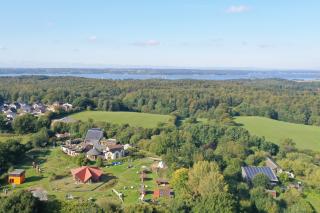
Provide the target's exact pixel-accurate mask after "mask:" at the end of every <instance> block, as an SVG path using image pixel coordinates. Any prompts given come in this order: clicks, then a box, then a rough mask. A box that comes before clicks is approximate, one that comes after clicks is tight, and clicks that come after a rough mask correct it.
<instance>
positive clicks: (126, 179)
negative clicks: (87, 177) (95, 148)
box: [0, 148, 158, 205]
mask: <svg viewBox="0 0 320 213" xmlns="http://www.w3.org/2000/svg"><path fill="white" fill-rule="evenodd" d="M28 156H30V157H32V156H33V157H34V159H35V161H36V162H37V163H39V164H40V168H41V169H42V172H41V173H38V172H37V171H36V170H35V169H34V168H33V167H32V160H31V158H30V159H29V160H26V161H25V162H23V164H21V165H17V166H16V167H15V168H19V169H25V170H26V182H25V183H23V184H22V185H16V187H15V189H13V190H14V191H15V190H21V189H32V188H33V189H34V188H41V189H44V190H45V191H47V192H48V195H54V196H56V197H57V198H59V199H62V200H64V199H65V197H66V195H67V194H71V195H72V196H74V197H75V198H77V199H83V200H87V199H89V198H90V199H94V200H97V201H99V200H103V199H107V200H113V201H115V202H120V200H119V199H118V197H117V196H116V195H115V194H114V193H113V192H112V189H116V190H117V191H118V192H121V193H123V194H124V205H129V204H133V203H137V202H139V200H138V198H139V189H140V184H141V181H140V175H139V174H138V173H137V172H138V171H140V169H141V167H142V166H147V167H149V166H150V165H151V164H152V163H153V160H151V159H149V158H143V159H137V160H134V161H132V162H124V163H123V164H122V165H117V166H109V167H103V168H102V170H103V172H104V176H103V177H102V180H101V181H100V182H98V183H91V184H76V183H75V181H74V180H73V178H72V176H71V172H70V169H72V168H77V167H78V166H77V165H76V163H75V162H74V160H73V158H72V157H70V156H67V155H66V154H64V153H63V152H62V151H61V150H60V148H55V149H42V150H34V151H31V152H30V153H28ZM129 164H131V165H132V166H133V167H131V168H128V165H129ZM53 174H55V177H56V178H54V179H52V175H53ZM157 177H158V175H157V174H155V173H148V174H147V179H146V181H145V182H144V184H145V185H147V186H148V188H146V191H147V195H146V198H151V197H152V193H153V190H154V189H155V187H156V186H155V185H156V184H155V179H156V178H157ZM7 186H8V187H9V188H11V186H10V185H7ZM11 192H12V191H11ZM0 193H2V191H1V192H0ZM9 193H10V192H9Z"/></svg>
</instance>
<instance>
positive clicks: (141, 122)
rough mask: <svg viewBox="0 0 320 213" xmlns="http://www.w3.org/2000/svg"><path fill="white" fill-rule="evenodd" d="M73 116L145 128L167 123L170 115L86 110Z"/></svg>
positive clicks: (86, 119) (79, 118)
mask: <svg viewBox="0 0 320 213" xmlns="http://www.w3.org/2000/svg"><path fill="white" fill-rule="evenodd" d="M70 117H71V118H74V119H77V120H81V121H88V119H93V120H94V121H100V122H109V123H116V124H129V125H130V126H138V127H144V128H153V127H156V126H157V125H158V124H159V123H167V122H168V120H169V119H170V117H171V116H170V115H159V114H149V113H139V112H105V111H84V112H79V113H76V114H73V115H71V116H70Z"/></svg>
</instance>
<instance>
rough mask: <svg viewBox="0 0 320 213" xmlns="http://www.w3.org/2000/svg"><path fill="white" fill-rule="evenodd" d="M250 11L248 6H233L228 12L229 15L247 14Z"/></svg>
mask: <svg viewBox="0 0 320 213" xmlns="http://www.w3.org/2000/svg"><path fill="white" fill-rule="evenodd" d="M249 10H250V7H249V6H247V5H237V6H236V5H232V6H230V7H229V8H228V9H227V10H226V12H227V13H245V12H248V11H249Z"/></svg>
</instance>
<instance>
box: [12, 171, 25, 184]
mask: <svg viewBox="0 0 320 213" xmlns="http://www.w3.org/2000/svg"><path fill="white" fill-rule="evenodd" d="M25 175H26V172H25V170H24V169H15V170H13V171H12V172H10V173H9V183H11V184H18V185H19V184H22V183H24V181H25V178H26V177H25Z"/></svg>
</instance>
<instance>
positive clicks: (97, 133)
mask: <svg viewBox="0 0 320 213" xmlns="http://www.w3.org/2000/svg"><path fill="white" fill-rule="evenodd" d="M102 137H103V132H102V130H101V129H99V128H92V129H89V130H88V132H87V135H86V138H85V141H86V142H89V143H95V142H98V141H100V140H101V139H102Z"/></svg>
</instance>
